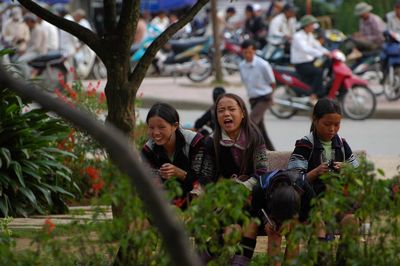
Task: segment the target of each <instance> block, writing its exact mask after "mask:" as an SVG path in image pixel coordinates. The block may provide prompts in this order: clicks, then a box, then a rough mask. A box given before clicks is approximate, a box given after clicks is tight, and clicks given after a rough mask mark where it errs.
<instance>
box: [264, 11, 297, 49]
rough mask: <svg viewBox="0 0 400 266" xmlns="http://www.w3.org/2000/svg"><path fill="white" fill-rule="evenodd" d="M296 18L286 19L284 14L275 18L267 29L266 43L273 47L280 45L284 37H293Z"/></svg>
mask: <svg viewBox="0 0 400 266" xmlns="http://www.w3.org/2000/svg"><path fill="white" fill-rule="evenodd" d="M296 23H297V22H296V18H295V17H291V18H289V19H287V18H286V16H285V14H284V13H281V14H279V15H277V16H275V17H274V18H273V19H272V20H271V22H270V24H269V29H268V42H269V43H271V44H274V45H277V44H281V43H282V38H283V37H284V36H293V34H294V33H295V32H296Z"/></svg>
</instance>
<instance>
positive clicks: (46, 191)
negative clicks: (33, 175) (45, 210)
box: [32, 184, 53, 206]
mask: <svg viewBox="0 0 400 266" xmlns="http://www.w3.org/2000/svg"><path fill="white" fill-rule="evenodd" d="M32 185H33V186H34V187H35V188H36V189H38V190H39V191H40V192H42V194H43V196H44V197H45V199H46V201H47V203H48V204H49V205H50V206H51V205H53V200H52V199H51V191H50V190H49V189H47V188H45V187H41V186H39V185H36V184H32Z"/></svg>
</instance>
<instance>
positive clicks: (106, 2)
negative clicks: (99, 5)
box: [103, 0, 117, 34]
mask: <svg viewBox="0 0 400 266" xmlns="http://www.w3.org/2000/svg"><path fill="white" fill-rule="evenodd" d="M103 10H104V30H105V34H114V31H115V26H116V25H117V22H116V21H117V6H116V3H115V0H103Z"/></svg>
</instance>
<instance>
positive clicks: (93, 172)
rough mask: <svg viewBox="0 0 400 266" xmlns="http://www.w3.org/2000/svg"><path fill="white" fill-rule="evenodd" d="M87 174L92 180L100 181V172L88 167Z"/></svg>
mask: <svg viewBox="0 0 400 266" xmlns="http://www.w3.org/2000/svg"><path fill="white" fill-rule="evenodd" d="M86 174H87V175H88V176H89V177H90V178H91V179H92V180H98V179H100V173H99V171H98V170H97V169H96V168H94V167H92V166H88V167H87V168H86Z"/></svg>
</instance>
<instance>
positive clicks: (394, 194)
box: [392, 184, 399, 197]
mask: <svg viewBox="0 0 400 266" xmlns="http://www.w3.org/2000/svg"><path fill="white" fill-rule="evenodd" d="M392 192H393V197H396V194H397V193H398V192H399V185H398V184H394V185H393V186H392Z"/></svg>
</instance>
